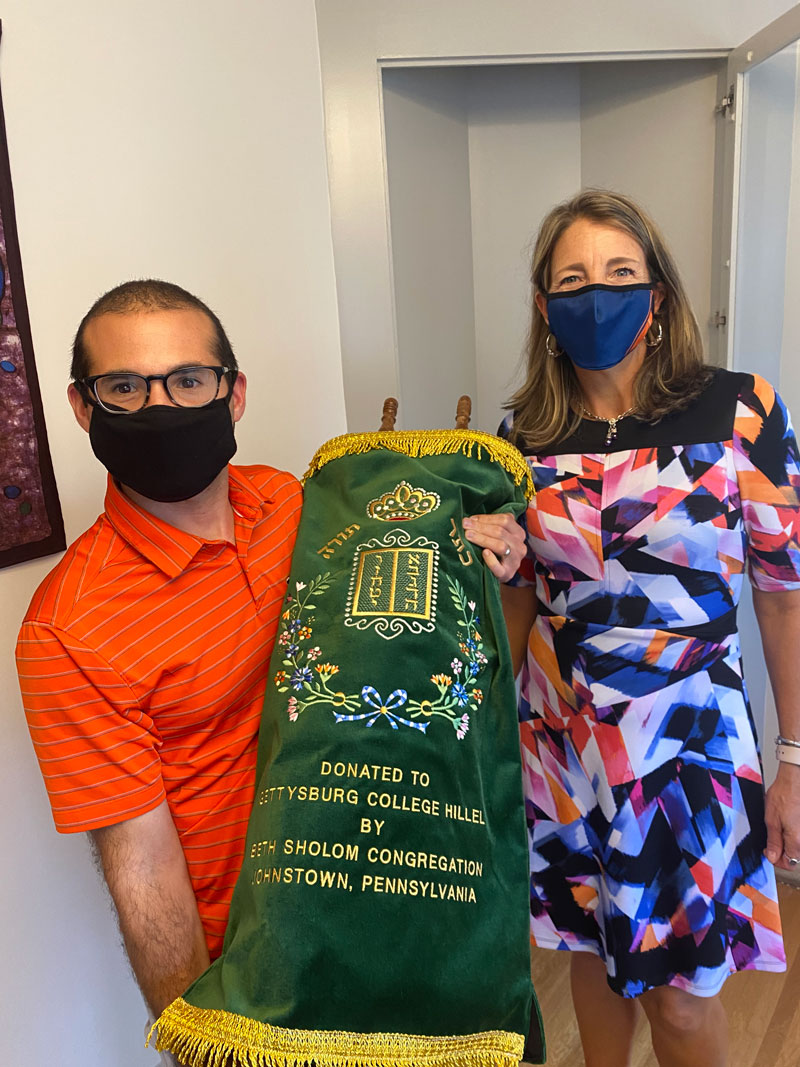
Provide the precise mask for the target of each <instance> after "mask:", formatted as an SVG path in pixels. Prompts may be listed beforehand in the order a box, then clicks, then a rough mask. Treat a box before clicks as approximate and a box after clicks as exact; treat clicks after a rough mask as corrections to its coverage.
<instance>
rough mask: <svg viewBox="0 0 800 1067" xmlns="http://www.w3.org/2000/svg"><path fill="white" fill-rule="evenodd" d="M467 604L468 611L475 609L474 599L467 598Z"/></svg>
mask: <svg viewBox="0 0 800 1067" xmlns="http://www.w3.org/2000/svg"><path fill="white" fill-rule="evenodd" d="M467 606H468V607H469V610H470V611H474V610H475V601H474V600H468V601H467Z"/></svg>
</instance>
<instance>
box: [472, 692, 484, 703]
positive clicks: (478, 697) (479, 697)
mask: <svg viewBox="0 0 800 1067" xmlns="http://www.w3.org/2000/svg"><path fill="white" fill-rule="evenodd" d="M472 699H473V700H474V701H475V703H476V704H482V703H483V690H482V689H473V690H472Z"/></svg>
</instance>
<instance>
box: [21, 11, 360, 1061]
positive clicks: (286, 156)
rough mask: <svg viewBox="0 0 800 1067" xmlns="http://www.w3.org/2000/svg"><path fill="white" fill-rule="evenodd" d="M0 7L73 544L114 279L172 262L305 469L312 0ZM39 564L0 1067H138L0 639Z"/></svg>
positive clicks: (316, 99)
mask: <svg viewBox="0 0 800 1067" xmlns="http://www.w3.org/2000/svg"><path fill="white" fill-rule="evenodd" d="M0 17H2V20H3V37H2V48H1V49H0V77H1V78H2V88H3V96H4V103H5V116H6V122H7V126H8V140H9V146H10V156H11V169H12V173H13V180H14V191H15V196H16V206H17V221H18V224H19V234H20V243H21V251H22V260H23V268H24V273H25V283H26V290H27V296H28V303H29V306H30V313H31V324H32V331H33V340H34V347H35V352H36V362H37V366H38V370H39V375H40V379H41V385H42V394H43V401H44V408H45V415H46V420H47V427H48V432H49V436H50V444H51V449H52V452H53V460H54V466H55V473H56V479H57V482H58V487H59V491H60V494H61V501H62V505H63V508H64V513H65V520H66V527H67V537H68V540H72V539H74V538H75V537H76V536H77V535H78V534H79V533H80V532H81V531H82V530H83V529H84V528H86V527H87V526H88V525H89V524H90V523H91V522H92V521H93V520H94V518H95V516H96V515H97V513H98V512H99V511H100V510H101V507H102V496H103V486H104V475H103V471H102V469H101V468H100V467H99V465H98V464H97V462H96V461H95V460H94V457H93V456H92V454H91V452H90V449H89V445H88V440H87V438H86V436H85V434H83V432H82V431H81V430H80V429H79V428H78V427H77V425H76V424H75V423H74V420H73V418H72V414H71V412H70V410H69V409H68V406H67V402H66V398H65V388H66V383H67V368H68V352H69V345H70V342H71V339H72V335H73V333H74V330H75V327H76V326H77V323H78V320H79V319H80V317H81V315H82V314H83V312H84V311H85V310H86V309H87V308H88V306H89V304H90V303H91V302H92V301H93V300H94V299H95V297H96V296H98V295H99V294H100V293H101V292H103V291H104V290H105V289H107V288H109V287H111V286H112V285H114V284H116V283H117V282H119V281H122V280H124V279H126V278H129V277H134V276H142V275H148V276H152V275H155V276H161V277H166V278H168V279H170V280H173V281H176V282H178V283H180V284H182V285H184V286H185V287H187V288H189V289H190V290H193V291H194V292H196V293H198V295H200V296H202V297H203V298H205V299H206V300H207V301H208V303H209V304H210V305H211V306H212V307H213V308H214V309H215V310H216V311H217V312H218V313H219V315H220V317H221V318H222V320H223V322H224V324H225V326H226V328H227V330H228V332H229V334H230V336H231V339H232V341H233V344H234V348H235V349H236V351H237V354H238V356H239V359H240V362H241V364H242V366H243V368H244V369H245V370H246V371H247V373H248V377H249V407H248V412H247V414H246V415H245V417H244V420H243V422H241V423H240V424H239V427H238V428H237V436H238V440H239V455H238V458H239V459H240V460H242V461H244V462H258V461H266V462H270V463H272V464H273V465H275V466H282V467H285V468H288V469H291V470H293V471H294V472H295V473H302V471H303V469H304V466H305V464H306V462H307V460H308V459H309V457H310V456H311V454H312V452H313V450H314V449H315V448H316V446H317V445H318V444H319V443H320V442H321V441H323V440H324V439H325V438H327V437H329V436H331V435H333V434H336V433H341V432H342V431H343V430H344V428H345V427H344V405H343V392H342V378H341V363H340V356H339V334H338V322H337V311H336V294H335V283H334V273H333V259H332V248H331V235H330V211H329V204H328V189H327V175H326V167H325V158H324V134H323V115H322V99H321V86H320V68H319V55H318V46H317V37H316V25H315V20H314V8H313V3H312V0H230V2H229V3H227V4H224V5H221V4H219V3H216V2H212V0H138V3H136V4H108V3H104V2H103V0H71V2H70V3H69V4H64V3H62V2H61V0H0ZM309 382H311V383H313V388H312V389H309V388H308V384H307V383H309ZM54 563H55V558H54V557H50V558H47V559H44V560H39V561H36V562H32V563H27V564H20V565H18V566H16V567H11V568H7V569H5V570H3V571H0V603H2V608H3V610H2V613H0V682H1V683H2V692H3V693H4V694H5V698H4V700H3V705H2V715H0V811H2V816H1V817H0V856H2V875H0V912H1V913H2V915H3V919H4V927H3V949H2V953H0V1063H2V1064H9V1065H11V1064H26V1065H27V1067H51V1065H58V1067H110V1065H113V1067H142V1065H143V1064H151V1063H152V1062H154V1055H153V1053H147V1052H144V1051H143V1048H142V1044H143V1037H142V1031H143V1025H144V1009H143V1006H142V1003H141V1000H140V999H139V996H138V993H137V991H136V989H135V986H134V985H133V983H132V980H131V978H130V977H129V974H128V971H127V965H126V963H125V961H124V959H123V956H122V952H121V949H120V948H119V945H118V936H117V933H116V930H115V926H114V923H113V921H112V918H111V915H110V912H109V907H108V904H107V901H106V898H105V894H104V891H103V890H102V889H101V886H100V883H99V880H98V877H97V875H96V874H95V872H94V870H93V868H92V866H91V862H90V859H89V856H88V851H87V846H86V842H85V839H84V838H83V837H82V836H75V837H73V836H69V837H62V836H60V835H58V834H56V832H55V830H54V829H53V826H52V821H51V817H50V812H49V807H48V804H47V801H46V798H45V793H44V788H43V786H42V783H41V779H40V777H39V771H38V767H37V765H36V763H35V760H34V756H33V752H32V749H31V745H30V741H29V739H28V735H27V730H26V728H25V725H24V721H23V716H22V709H21V705H20V701H19V697H18V688H17V683H16V675H15V672H14V668H13V648H14V642H15V639H16V632H17V629H18V626H19V622H20V620H21V618H22V615H23V613H24V611H25V608H26V607H27V604H28V601H29V599H30V597H31V594H32V593H33V591H34V589H35V587H36V585H37V584H38V583H39V581H40V580H41V579H42V578H43V577H44V575H45V574H46V572H47V571H48V570H49V569H50V567H52V565H53V564H54Z"/></svg>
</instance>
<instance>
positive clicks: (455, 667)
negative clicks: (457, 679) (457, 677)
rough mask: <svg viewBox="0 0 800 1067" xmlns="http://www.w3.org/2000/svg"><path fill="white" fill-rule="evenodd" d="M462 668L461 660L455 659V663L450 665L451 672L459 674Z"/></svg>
mask: <svg viewBox="0 0 800 1067" xmlns="http://www.w3.org/2000/svg"><path fill="white" fill-rule="evenodd" d="M462 666H463V664H462V662H461V660H460V659H454V660H453V662H452V663H451V664H450V670H451V671H455V673H456V674H458V673H459V672H460V670H461V668H462Z"/></svg>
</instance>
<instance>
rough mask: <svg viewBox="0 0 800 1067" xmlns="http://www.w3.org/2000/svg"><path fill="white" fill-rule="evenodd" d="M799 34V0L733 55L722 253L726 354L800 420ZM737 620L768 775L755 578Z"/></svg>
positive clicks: (726, 101)
mask: <svg viewBox="0 0 800 1067" xmlns="http://www.w3.org/2000/svg"><path fill="white" fill-rule="evenodd" d="M798 41H800V5H798V6H796V7H794V8H792V9H791V10H789V11H788V12H786V14H785V15H783V16H781V17H780V18H778V19H776V20H775V21H774V22H772V23H770V25H768V26H766V27H765V28H764V29H763V30H761V31H759V32H758V33H757V34H755V35H754V36H753V37H751V38H749V40H747V41H745V42H744V43H743V44H741V45H739V47H738V48H736V49H734V51H733V52H731V54H730V56H729V59H728V77H727V91H726V93H725V96H724V98H723V99H722V100H721V101H720V110H721V111H722V113H723V114H724V118H725V122H726V124H727V131H726V142H725V170H724V190H723V202H722V205H721V213H720V216H719V218H720V223H719V235H720V246H719V252H718V254H717V255H716V256H715V268H716V279H715V282H716V285H715V287H716V290H717V294H718V312H717V314H718V320H719V323H720V326H719V328H720V332H721V337H720V340H721V348H722V353H721V354H722V356H723V358H722V359H721V360H720V362H723V363H725V364H726V365H727V366H728V367H729V368H731V369H732V370H742V371H755V372H757V373H759V374H761V375H763V377H765V378H767V379H768V380H769V381H770V382H771V384H772V385H774V386H775V387H776V388H778V389H779V390H780V392H781V395H782V396H783V398H784V400H785V401H786V403H787V405H788V407H789V410H790V411H792V412H793V414H794V419H795V426H797V425H798V423H800V300H798V291H799V290H798V283H800V108H798V88H800V79H798V56H800V46H799V45H798ZM795 160H796V161H797V162H796V164H795ZM739 621H740V631H741V635H742V651H743V657H744V663H745V670H746V674H747V683H748V689H749V691H750V697H751V701H752V705H753V713H754V716H755V719H756V726H757V728H758V733H759V738H760V740H761V746H762V753H763V757H764V769H765V774H766V778H767V781H768V782H770V781H771V780H772V779H773V778H774V774H775V770H776V766H775V758H774V746H773V744H772V739H773V738H774V736H775V734H776V732H777V718H776V716H775V706H774V702H773V700H772V694H771V692H770V689H769V685H768V684H767V675H766V667H765V665H764V659H763V654H762V650H761V642H760V639H759V635H758V629H757V626H756V622H755V617H754V615H753V610H752V601H751V598H750V589H749V583H747V582H746V583H745V591H744V593H743V596H742V604H741V607H740V620H739Z"/></svg>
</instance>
